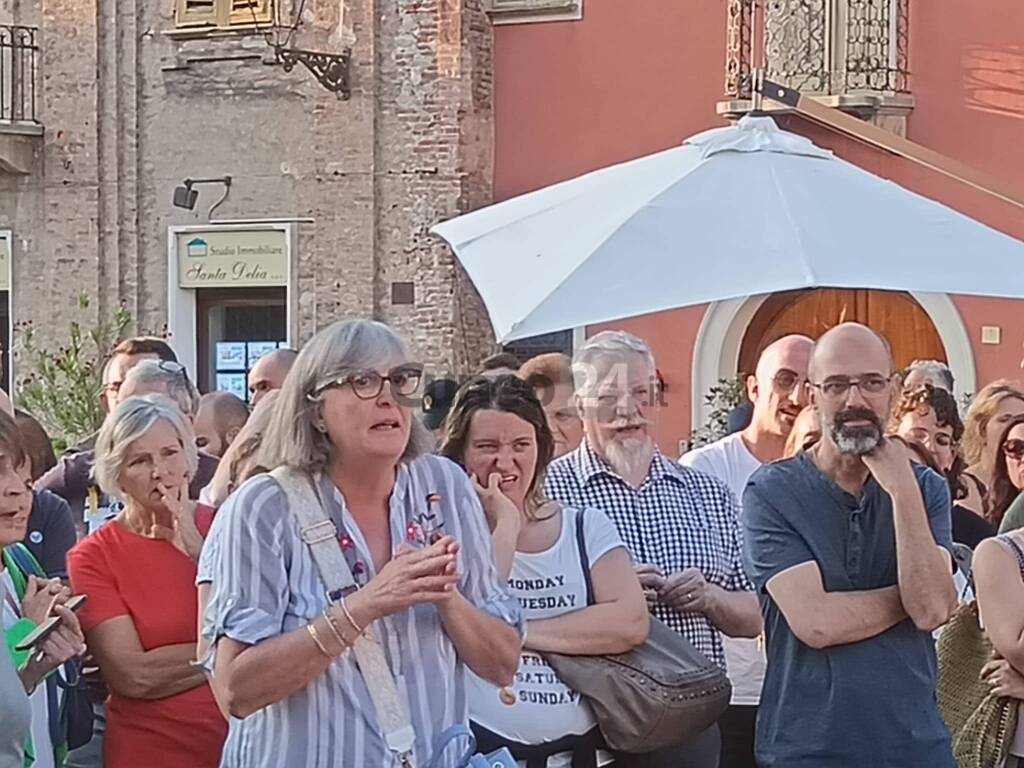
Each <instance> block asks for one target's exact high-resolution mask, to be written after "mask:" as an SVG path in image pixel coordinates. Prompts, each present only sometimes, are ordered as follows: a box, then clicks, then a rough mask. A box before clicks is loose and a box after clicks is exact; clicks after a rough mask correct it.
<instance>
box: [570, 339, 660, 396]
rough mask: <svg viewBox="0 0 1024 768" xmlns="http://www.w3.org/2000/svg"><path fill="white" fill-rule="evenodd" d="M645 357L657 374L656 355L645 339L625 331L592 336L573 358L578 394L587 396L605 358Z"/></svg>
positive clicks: (574, 383) (574, 380)
mask: <svg viewBox="0 0 1024 768" xmlns="http://www.w3.org/2000/svg"><path fill="white" fill-rule="evenodd" d="M631 354H632V355H643V357H644V358H645V359H646V361H647V364H648V365H649V366H650V369H651V373H652V374H653V373H654V372H655V370H656V369H655V363H654V353H653V352H651V348H650V347H649V346H648V345H647V342H645V341H644V340H643V339H641V338H640V337H638V336H634V335H633V334H631V333H626V332H625V331H602V332H601V333H599V334H597V335H596V336H591V337H590V338H589V339H587V340H586V341H585V342H584V343H583V345H582V346H581V347H580V348H579V349H577V350H576V352H575V353H574V354H573V356H572V378H573V386H574V388H575V390H576V393H577V394H585V393H586V392H587V391H588V390H589V389H590V388H591V387H593V386H594V384H595V383H596V375H595V372H596V370H597V366H598V362H599V361H600V360H602V359H603V358H605V357H620V358H621V357H622V356H624V355H631Z"/></svg>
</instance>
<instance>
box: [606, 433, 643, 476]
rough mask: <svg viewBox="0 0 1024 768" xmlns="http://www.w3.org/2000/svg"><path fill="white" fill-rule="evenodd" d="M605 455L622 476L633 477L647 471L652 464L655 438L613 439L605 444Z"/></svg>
mask: <svg viewBox="0 0 1024 768" xmlns="http://www.w3.org/2000/svg"><path fill="white" fill-rule="evenodd" d="M605 456H606V458H607V459H608V463H609V464H611V465H612V469H614V470H615V471H616V472H618V473H619V474H620V475H621V476H622V477H633V476H635V475H638V474H640V473H641V472H646V470H647V468H648V466H649V465H650V463H651V459H652V458H653V456H654V440H652V439H651V438H650V437H645V438H643V439H642V440H628V441H626V442H625V443H620V442H618V441H617V440H612V441H611V442H610V443H608V445H607V446H605Z"/></svg>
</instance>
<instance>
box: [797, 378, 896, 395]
mask: <svg viewBox="0 0 1024 768" xmlns="http://www.w3.org/2000/svg"><path fill="white" fill-rule="evenodd" d="M890 381H892V377H891V376H888V377H886V376H877V375H876V376H864V377H862V378H859V379H851V378H848V377H846V376H837V377H836V378H834V379H827V380H826V381H823V382H822V383H821V384H811V386H812V387H814V388H815V389H818V390H821V393H822V394H823V395H825V397H828V398H832V399H834V400H838V399H839V398H841V397H846V395H847V393H848V392H849V391H850V388H851V387H857V389H859V390H860V392H861V394H862V395H868V396H874V395H880V394H882V393H883V392H885V389H886V387H888V386H889V382H890Z"/></svg>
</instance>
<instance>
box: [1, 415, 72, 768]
mask: <svg viewBox="0 0 1024 768" xmlns="http://www.w3.org/2000/svg"><path fill="white" fill-rule="evenodd" d="M28 466H29V462H28V455H27V453H26V451H25V445H24V443H23V442H22V438H21V434H20V432H19V431H18V427H17V425H16V424H15V422H14V419H12V418H11V417H10V416H9V415H7V413H5V412H0V548H4V549H5V551H4V554H3V557H2V558H0V601H2V607H0V610H2V623H3V630H4V639H5V641H6V646H7V650H6V651H3V653H6V655H7V656H6V658H4V659H2V660H0V766H7V765H20V762H18V761H17V756H18V755H19V753H21V754H23V755H25V756H26V757H29V758H31V759H32V761H33V762H32V765H33V766H34V768H41V767H46V768H49V766H58V767H59V766H60V765H61V764H62V763H61V759H62V757H63V749H62V746H63V745H61V744H54V743H53V739H52V738H51V731H50V718H49V711H50V704H51V702H50V697H51V696H56V695H58V693H57V690H56V688H55V686H52V685H46V684H41V683H43V681H44V680H45V679H46V678H47V676H48V675H50V674H51V673H53V672H54V670H56V669H57V668H58V667H59V666H61V665H62V664H63V663H64V662H66V661H68V660H69V659H71V658H73V657H74V656H77V655H79V654H81V653H82V652H83V651H84V650H85V645H84V638H83V637H82V632H81V629H80V627H79V624H78V619H77V618H76V617H75V614H74V613H72V612H71V611H70V610H68V609H67V608H66V607H65V606H64V603H65V602H66V601H67V599H68V597H69V595H70V591H69V590H68V589H67V588H66V587H64V586H63V585H62V584H61V583H60V582H59V581H56V580H54V581H49V580H47V579H39V578H36V577H35V576H34V575H32V574H31V573H26V570H25V569H23V568H22V567H21V566H20V565H19V564H20V563H22V562H24V561H25V558H28V562H32V561H31V555H30V554H29V553H28V550H26V549H24V548H23V547H22V545H21V544H20V543H19V542H20V541H21V540H22V539H23V538H24V537H25V531H26V528H27V526H28V517H29V512H30V510H31V508H32V493H31V483H30V481H29V469H28ZM19 548H20V550H19ZM53 616H56V617H59V619H60V624H59V625H58V626H57V628H56V629H55V630H54V631H53V632H51V633H50V634H49V635H47V637H46V638H45V639H44V640H41V641H40V642H38V643H36V644H35V646H34V647H33V648H32V649H30V650H24V651H19V650H17V649H16V647H17V646H18V644H19V643H20V642H22V641H23V640H24V639H25V638H26V637H28V636H29V635H30V634H31V633H32V632H33V631H34V630H35V629H36V627H38V626H39V625H40V624H43V623H44V622H45V621H46V620H47V619H49V618H51V617H53ZM12 667H13V669H14V671H15V673H16V680H17V683H15V679H12V676H11V674H10V672H11V668H12ZM58 674H59V673H58ZM18 685H20V687H21V690H20V691H19V690H18ZM53 703H54V704H59V702H53ZM26 721H28V723H29V725H30V727H29V730H28V731H27V732H26V731H25V729H24V726H25V723H26ZM22 759H25V757H23V758H22ZM12 760H13V762H12Z"/></svg>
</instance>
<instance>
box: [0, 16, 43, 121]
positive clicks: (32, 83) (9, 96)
mask: <svg viewBox="0 0 1024 768" xmlns="http://www.w3.org/2000/svg"><path fill="white" fill-rule="evenodd" d="M38 34H39V30H38V29H36V28H35V27H23V26H18V25H14V24H0V123H29V124H33V125H38V124H39V119H38V117H37V112H36V74H37V60H38V56H39V45H38V43H37V36H38Z"/></svg>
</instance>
